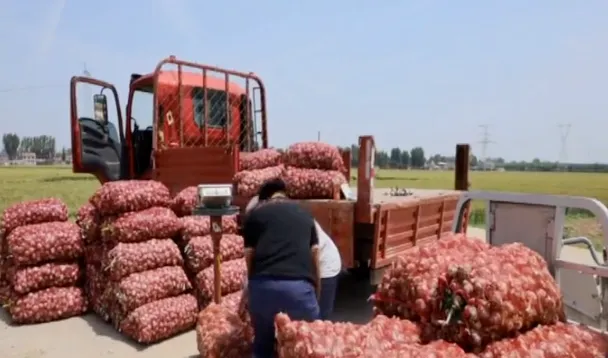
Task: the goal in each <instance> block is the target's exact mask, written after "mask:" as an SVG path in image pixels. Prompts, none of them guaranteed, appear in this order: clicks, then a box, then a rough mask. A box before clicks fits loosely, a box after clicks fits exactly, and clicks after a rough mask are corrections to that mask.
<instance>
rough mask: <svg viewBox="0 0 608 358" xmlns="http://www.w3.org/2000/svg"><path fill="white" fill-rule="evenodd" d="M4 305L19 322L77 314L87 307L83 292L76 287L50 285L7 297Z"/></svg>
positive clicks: (33, 321)
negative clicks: (18, 295)
mask: <svg viewBox="0 0 608 358" xmlns="http://www.w3.org/2000/svg"><path fill="white" fill-rule="evenodd" d="M6 306H7V308H8V312H9V314H10V315H11V318H12V320H13V322H15V323H19V324H25V323H29V324H31V323H43V322H50V321H55V320H59V319H63V318H68V317H73V316H79V315H81V314H83V313H84V312H86V310H87V308H88V304H87V301H86V298H85V296H84V292H83V291H82V289H81V288H78V287H52V288H48V289H46V290H42V291H36V292H31V293H28V294H27V295H25V296H22V297H9V302H8V303H7V305H6Z"/></svg>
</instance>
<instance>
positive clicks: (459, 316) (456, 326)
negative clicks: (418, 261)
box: [432, 243, 565, 351]
mask: <svg viewBox="0 0 608 358" xmlns="http://www.w3.org/2000/svg"><path fill="white" fill-rule="evenodd" d="M432 309H433V312H432V322H433V324H434V325H436V327H437V334H438V336H439V337H440V338H443V339H445V340H448V341H450V342H455V343H458V344H459V345H460V346H461V347H463V348H465V349H467V350H472V351H478V350H479V349H480V348H481V347H483V346H484V345H486V344H487V343H489V342H491V341H494V340H497V339H500V338H503V337H508V336H511V335H514V334H516V333H517V332H520V331H524V330H527V329H530V328H532V327H533V326H535V325H537V324H554V323H556V322H558V321H560V320H565V313H564V307H563V303H562V297H561V293H560V291H559V288H558V286H557V283H556V282H555V280H554V279H553V277H552V276H551V274H550V273H549V270H548V269H547V264H546V262H545V261H544V260H543V258H542V257H541V256H540V255H539V254H538V253H536V252H535V251H533V250H531V249H529V248H527V247H525V246H524V245H522V244H520V243H515V244H507V245H502V246H498V247H493V248H491V249H490V250H486V251H482V252H480V253H479V254H478V255H475V256H474V257H472V258H471V261H470V264H464V265H457V266H452V267H450V269H449V271H448V273H447V275H446V276H444V277H440V279H439V281H438V287H437V299H436V302H435V304H434V305H433V306H432Z"/></svg>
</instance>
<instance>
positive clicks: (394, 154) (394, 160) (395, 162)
mask: <svg viewBox="0 0 608 358" xmlns="http://www.w3.org/2000/svg"><path fill="white" fill-rule="evenodd" d="M390 167H391V168H401V149H399V148H393V149H391V155H390Z"/></svg>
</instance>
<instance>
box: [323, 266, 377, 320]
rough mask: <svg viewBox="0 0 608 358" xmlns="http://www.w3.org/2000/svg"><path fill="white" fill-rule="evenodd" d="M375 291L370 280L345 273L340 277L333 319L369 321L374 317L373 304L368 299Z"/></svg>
mask: <svg viewBox="0 0 608 358" xmlns="http://www.w3.org/2000/svg"><path fill="white" fill-rule="evenodd" d="M374 291H375V288H374V287H372V286H371V285H370V284H369V280H367V279H361V278H356V277H355V276H354V275H351V274H344V275H343V276H342V277H340V282H339V285H338V292H337V295H336V301H335V306H334V313H333V315H332V317H331V319H332V320H333V321H346V322H352V323H358V324H362V323H367V322H369V321H370V320H371V319H372V317H373V311H372V308H373V305H372V303H371V302H368V299H369V296H371V294H372V293H374Z"/></svg>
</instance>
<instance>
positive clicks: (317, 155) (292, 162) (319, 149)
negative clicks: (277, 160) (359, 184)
mask: <svg viewBox="0 0 608 358" xmlns="http://www.w3.org/2000/svg"><path fill="white" fill-rule="evenodd" d="M283 164H285V165H287V166H291V167H297V168H306V169H322V170H335V171H342V170H344V161H343V159H342V155H341V154H340V151H339V150H338V147H336V146H333V145H331V144H327V143H321V142H301V143H295V144H292V145H290V146H289V147H288V148H287V150H286V151H285V153H284V155H283Z"/></svg>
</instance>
